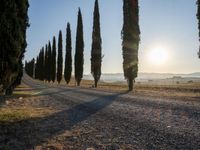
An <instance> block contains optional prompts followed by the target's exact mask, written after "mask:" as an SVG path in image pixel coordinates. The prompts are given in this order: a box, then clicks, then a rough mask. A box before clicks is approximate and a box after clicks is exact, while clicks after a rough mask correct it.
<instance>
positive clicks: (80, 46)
mask: <svg viewBox="0 0 200 150" xmlns="http://www.w3.org/2000/svg"><path fill="white" fill-rule="evenodd" d="M83 51H84V41H83V20H82V14H81V10H80V8H79V11H78V21H77V32H76V52H75V80H76V83H77V85H78V86H80V82H81V80H82V77H83V63H84V58H83Z"/></svg>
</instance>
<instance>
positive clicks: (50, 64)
mask: <svg viewBox="0 0 200 150" xmlns="http://www.w3.org/2000/svg"><path fill="white" fill-rule="evenodd" d="M47 59H48V60H47V61H48V62H47V64H48V66H47V70H48V79H47V80H48V81H49V82H51V73H52V57H51V42H50V41H49V44H48V58H47Z"/></svg>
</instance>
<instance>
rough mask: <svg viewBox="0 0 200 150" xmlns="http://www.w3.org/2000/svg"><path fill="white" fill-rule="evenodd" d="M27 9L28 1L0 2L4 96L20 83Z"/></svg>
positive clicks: (0, 67) (0, 80) (0, 64)
mask: <svg viewBox="0 0 200 150" xmlns="http://www.w3.org/2000/svg"><path fill="white" fill-rule="evenodd" d="M28 7H29V4H28V0H15V1H14V0H1V2H0V44H1V47H0V92H2V91H4V92H5V94H12V90H13V89H14V88H15V87H16V86H17V85H18V84H20V82H21V77H22V74H23V71H22V70H23V65H22V59H23V57H24V52H25V48H26V29H27V27H28Z"/></svg>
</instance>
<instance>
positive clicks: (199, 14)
mask: <svg viewBox="0 0 200 150" xmlns="http://www.w3.org/2000/svg"><path fill="white" fill-rule="evenodd" d="M197 19H198V29H199V41H200V0H197ZM198 55H199V58H200V48H199V53H198Z"/></svg>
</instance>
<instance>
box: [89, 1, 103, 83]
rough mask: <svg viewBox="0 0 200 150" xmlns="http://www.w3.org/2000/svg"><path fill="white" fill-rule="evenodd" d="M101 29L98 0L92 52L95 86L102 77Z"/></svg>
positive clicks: (92, 70) (95, 8)
mask: <svg viewBox="0 0 200 150" xmlns="http://www.w3.org/2000/svg"><path fill="white" fill-rule="evenodd" d="M101 62H102V54H101V31H100V14H99V5H98V0H96V1H95V7H94V18H93V33H92V52H91V73H92V75H93V77H94V83H95V87H97V83H98V81H99V79H100V77H101Z"/></svg>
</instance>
